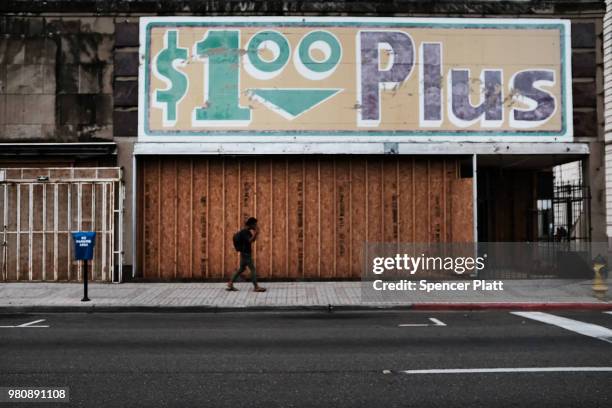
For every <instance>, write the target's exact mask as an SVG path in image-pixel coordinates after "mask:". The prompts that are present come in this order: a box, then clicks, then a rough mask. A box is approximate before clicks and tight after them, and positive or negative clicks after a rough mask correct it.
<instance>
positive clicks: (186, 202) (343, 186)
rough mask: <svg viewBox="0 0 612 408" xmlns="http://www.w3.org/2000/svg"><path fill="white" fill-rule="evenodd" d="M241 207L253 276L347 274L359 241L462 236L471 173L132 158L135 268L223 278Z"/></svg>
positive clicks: (440, 161) (389, 162)
mask: <svg viewBox="0 0 612 408" xmlns="http://www.w3.org/2000/svg"><path fill="white" fill-rule="evenodd" d="M250 216H255V217H256V218H257V219H258V220H259V225H260V229H261V233H260V236H259V238H258V240H257V242H256V244H255V245H254V250H255V254H254V256H255V263H256V266H257V270H258V275H259V276H260V277H262V278H264V279H275V280H302V279H304V280H307V279H313V280H319V279H356V278H359V276H360V274H361V253H362V250H363V247H364V243H365V241H369V242H398V243H399V242H470V241H472V240H473V238H472V235H473V229H472V228H473V227H472V219H473V217H472V179H471V178H459V162H458V160H457V159H456V158H440V157H429V158H424V157H421V158H416V157H406V156H393V157H390V156H385V157H380V156H379V157H363V156H356V157H355V156H354V157H338V156H335V157H304V156H299V157H266V158H259V157H258V158H255V157H242V158H235V157H193V158H191V157H141V158H139V161H138V226H139V227H138V248H137V249H138V267H139V268H138V270H139V276H140V277H141V278H144V279H148V280H166V281H168V280H222V279H227V278H228V277H229V276H230V275H231V273H232V272H233V271H234V270H235V268H236V266H237V262H238V255H237V253H236V252H235V251H234V249H233V246H232V242H231V239H232V235H233V234H234V233H235V232H236V231H237V230H238V229H239V228H240V227H241V225H242V224H243V222H244V220H245V219H246V218H248V217H250Z"/></svg>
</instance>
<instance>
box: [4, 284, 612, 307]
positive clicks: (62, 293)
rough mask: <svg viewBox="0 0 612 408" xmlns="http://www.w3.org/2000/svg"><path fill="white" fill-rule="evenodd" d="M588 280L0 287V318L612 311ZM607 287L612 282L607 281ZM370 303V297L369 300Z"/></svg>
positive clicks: (609, 301) (610, 299) (610, 300)
mask: <svg viewBox="0 0 612 408" xmlns="http://www.w3.org/2000/svg"><path fill="white" fill-rule="evenodd" d="M591 283H592V282H591V281H587V280H585V281H577V280H560V279H554V280H553V279H547V280H515V281H506V283H505V285H506V289H505V290H504V291H503V292H479V293H475V292H474V293H456V292H452V293H448V292H445V293H430V294H426V293H421V292H418V293H410V294H408V293H406V294H402V296H401V299H400V298H399V297H397V298H396V299H400V300H395V301H391V302H387V301H386V302H368V301H364V299H362V293H361V285H362V283H361V282H269V283H268V282H266V283H265V284H263V285H264V286H265V287H266V288H267V289H268V291H267V292H265V293H254V292H252V290H251V285H250V284H248V283H238V284H237V287H238V288H239V289H240V290H239V291H238V292H227V291H225V283H204V282H195V283H147V282H138V283H122V284H109V283H90V285H89V298H90V299H91V301H90V302H81V301H80V300H81V297H82V296H83V285H82V284H80V283H46V282H45V283H42V282H34V283H22V282H14V283H10V282H9V283H1V284H0V313H16V312H32V313H35V312H61V311H81V312H87V311H113V312H121V311H122V312H129V311H134V312H137V311H194V312H196V311H197V312H199V311H213V312H214V311H241V310H300V309H305V310H308V309H312V310H317V309H318V310H329V309H330V306H331V309H332V310H334V309H335V310H367V309H373V310H376V309H381V308H393V309H421V310H423V309H448V310H452V309H462V310H468V309H538V310H541V309H598V310H612V285H611V290H610V291H611V293H610V294H608V298H607V300H606V301H599V300H597V299H596V298H595V297H594V296H593V292H592V289H591ZM608 283H609V284H610V283H612V282H610V281H608ZM366 300H367V299H366Z"/></svg>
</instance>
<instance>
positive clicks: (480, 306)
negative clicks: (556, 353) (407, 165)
mask: <svg viewBox="0 0 612 408" xmlns="http://www.w3.org/2000/svg"><path fill="white" fill-rule="evenodd" d="M409 310H413V311H428V310H429V311H454V310H462V311H466V310H541V311H545V310H598V311H607V310H612V303H608V302H602V303H589V302H556V303H528V302H516V303H513V302H506V303H501V302H499V303H415V304H405V305H312V306H307V305H302V306H299V305H296V306H293V305H292V306H288V305H287V306H244V307H219V306H206V305H200V306H167V305H164V306H137V305H135V306H108V305H101V306H95V305H91V306H0V314H16V313H24V314H34V313H242V312H343V311H344V312H356V311H409Z"/></svg>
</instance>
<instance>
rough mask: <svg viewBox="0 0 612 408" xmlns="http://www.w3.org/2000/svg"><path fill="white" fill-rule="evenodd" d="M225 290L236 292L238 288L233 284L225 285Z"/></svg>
mask: <svg viewBox="0 0 612 408" xmlns="http://www.w3.org/2000/svg"><path fill="white" fill-rule="evenodd" d="M225 290H227V291H228V292H237V291H238V289H236V287H235V286H234V285H227V287H226V288H225Z"/></svg>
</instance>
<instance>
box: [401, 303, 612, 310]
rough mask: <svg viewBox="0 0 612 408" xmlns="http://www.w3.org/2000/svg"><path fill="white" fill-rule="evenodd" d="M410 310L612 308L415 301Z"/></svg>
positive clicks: (603, 307) (608, 307)
mask: <svg viewBox="0 0 612 408" xmlns="http://www.w3.org/2000/svg"><path fill="white" fill-rule="evenodd" d="M410 309H411V310H601V311H606V310H612V303H609V302H601V303H594V302H552V303H535V302H516V303H515V302H486V303H415V304H414V305H412V307H411V308H410Z"/></svg>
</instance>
